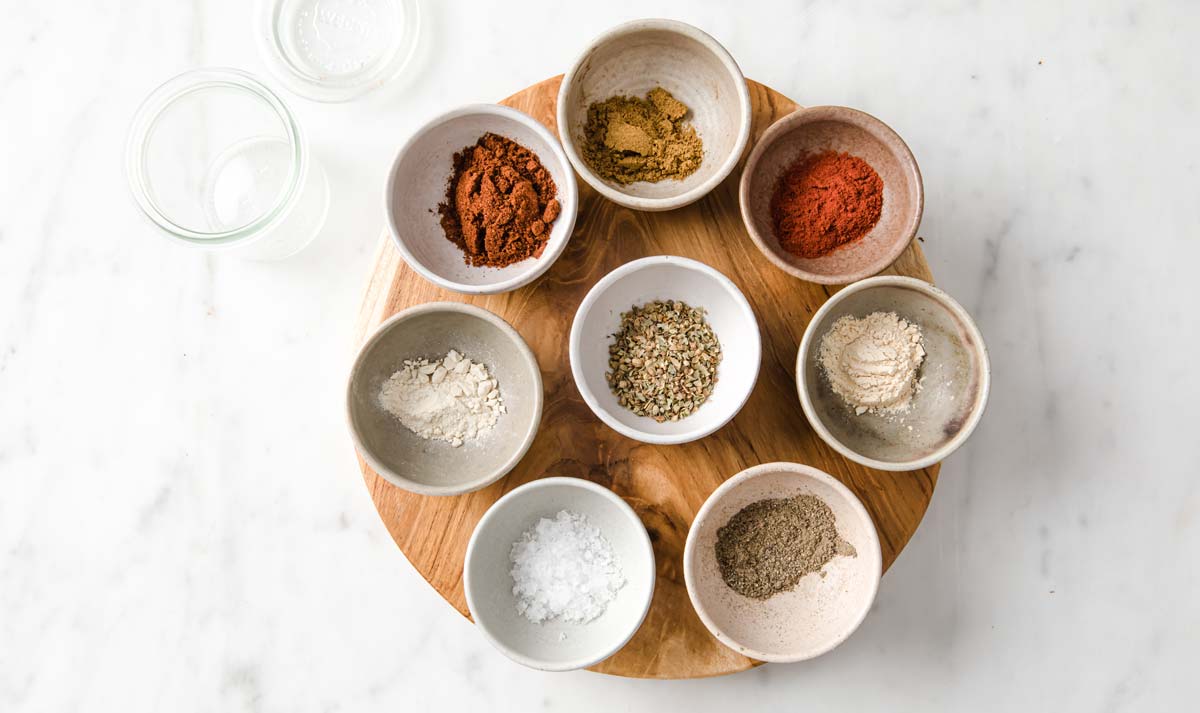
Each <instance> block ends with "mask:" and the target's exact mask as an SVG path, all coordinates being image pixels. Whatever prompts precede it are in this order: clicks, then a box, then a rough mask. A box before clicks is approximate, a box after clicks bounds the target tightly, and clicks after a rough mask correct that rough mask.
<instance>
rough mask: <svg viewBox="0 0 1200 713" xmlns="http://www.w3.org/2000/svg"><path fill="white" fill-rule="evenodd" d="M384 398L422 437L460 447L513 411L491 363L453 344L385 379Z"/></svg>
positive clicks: (384, 404) (386, 406)
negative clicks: (465, 353) (466, 354)
mask: <svg viewBox="0 0 1200 713" xmlns="http://www.w3.org/2000/svg"><path fill="white" fill-rule="evenodd" d="M379 403H380V405H381V406H382V407H383V409H384V410H385V411H387V412H388V413H390V414H392V415H393V416H395V417H396V418H397V419H399V420H400V423H402V424H404V426H405V427H406V428H408V430H410V431H412V432H413V433H415V434H417V435H418V436H420V437H421V438H426V439H437V440H441V441H446V442H448V443H449V444H450V445H452V446H455V447H458V446H461V445H462V444H463V443H465V442H467V441H472V440H476V439H479V438H482V437H483V436H485V435H487V433H488V432H489V431H491V430H492V427H493V426H495V425H496V421H498V420H499V418H500V415H501V414H503V413H506V412H507V409H506V408H505V407H504V397H503V395H502V394H501V393H500V387H499V385H498V384H497V383H496V380H495V379H494V378H492V375H491V373H490V372H489V371H488V369H487V367H486V366H484V365H483V364H480V363H478V362H474V361H471V360H470V359H468V358H466V357H464V356H463V355H462V354H459V353H458V352H457V351H455V350H453V349H451V350H450V351H449V352H447V353H446V356H445V357H444V358H442V359H439V360H436V361H432V362H431V361H429V360H428V359H412V360H406V361H405V362H404V367H403V368H402V369H400V371H397V372H396V373H395V374H392V375H391V376H390V377H389V378H388V380H387V381H385V382H384V383H383V388H382V389H380V393H379Z"/></svg>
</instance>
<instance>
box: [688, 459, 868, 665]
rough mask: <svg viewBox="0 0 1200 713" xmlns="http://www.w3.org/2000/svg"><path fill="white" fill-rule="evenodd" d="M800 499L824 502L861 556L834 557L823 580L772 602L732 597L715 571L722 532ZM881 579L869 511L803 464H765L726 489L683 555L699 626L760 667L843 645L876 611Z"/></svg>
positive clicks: (696, 525) (806, 582)
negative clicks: (759, 509) (767, 502)
mask: <svg viewBox="0 0 1200 713" xmlns="http://www.w3.org/2000/svg"><path fill="white" fill-rule="evenodd" d="M802 493H807V494H810V495H815V496H817V497H818V498H820V499H821V500H823V501H825V504H827V505H828V506H829V509H830V510H832V511H833V514H834V517H836V518H837V530H838V534H839V535H841V537H842V539H844V540H846V541H847V542H849V543H850V544H851V545H853V546H854V549H855V552H856V556H854V557H835V558H834V559H833V560H832V561H830V562H829V563H828V564H826V565H825V567H824V568H823V569H822V570H821V574H816V573H813V574H810V575H807V576H805V577H804V578H802V579H801V580H800V582H799V583H798V584H797V585H796V587H795V588H794V589H792V590H791V591H788V592H781V593H779V594H776V595H775V596H773V597H771V598H769V599H764V600H758V599H750V598H749V597H744V596H742V595H741V594H738V593H737V592H735V591H733V590H732V589H730V588H729V586H728V585H726V584H725V580H724V579H722V578H721V570H720V567H719V566H718V565H717V556H716V553H715V550H714V548H715V546H716V542H717V530H719V529H720V528H721V527H723V526H724V525H725V524H726V523H727V522H729V519H730V518H731V517H733V516H734V515H735V514H737V512H738V511H739V510H741V509H742V508H744V507H746V506H747V505H749V504H750V503H753V502H757V501H759V500H763V499H765V498H787V497H792V496H794V495H799V494H802ZM882 573H883V557H882V555H881V553H880V549H879V536H878V535H877V534H876V532H875V525H874V523H873V522H872V521H871V516H870V515H869V514H868V513H867V509H866V508H865V507H863V504H862V503H861V502H859V500H858V498H857V497H856V496H855V495H854V493H852V492H850V489H849V488H847V487H846V486H845V485H842V483H841V482H839V481H838V480H837V479H836V478H834V477H832V476H830V475H829V474H827V473H823V472H821V471H819V470H817V469H816V468H812V467H810V466H807V465H801V464H799V463H766V464H764V465H759V466H755V467H753V468H749V469H747V470H744V471H742V472H741V473H738V474H737V475H735V476H733V477H732V478H730V479H729V480H727V481H725V482H724V483H722V484H721V487H719V488H717V489H716V490H715V491H713V494H712V495H710V496H709V497H708V500H706V501H705V503H704V505H703V506H702V507H701V508H700V512H698V513H696V519H695V520H694V521H693V522H692V527H691V529H690V530H689V531H688V536H687V544H686V546H685V547H684V552H683V576H684V580H685V581H686V582H687V590H688V596H689V597H690V598H691V600H692V606H693V607H695V609H696V614H698V615H699V616H700V620H701V621H702V622H704V625H705V626H706V627H708V630H709V631H710V632H712V635H713V636H715V637H717V640H719V641H720V642H721V643H722V644H725V645H726V646H728V647H729V648H731V649H733V650H734V651H737V652H738V653H740V654H742V655H743V656H749V657H750V658H752V659H758V660H759V661H772V662H778V663H790V662H794V661H803V660H805V659H811V658H813V657H815V656H820V655H821V654H823V653H826V652H827V651H830V650H832V649H833V648H834V647H836V646H837V645H838V644H840V643H842V642H843V641H845V640H846V639H847V638H849V636H850V634H852V633H854V630H855V629H857V628H858V625H859V624H861V623H862V621H863V619H865V618H866V616H867V612H868V611H870V609H871V603H872V602H874V601H875V593H876V592H877V591H878V590H879V578H880V576H881V575H882Z"/></svg>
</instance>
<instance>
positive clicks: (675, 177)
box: [558, 20, 750, 211]
mask: <svg viewBox="0 0 1200 713" xmlns="http://www.w3.org/2000/svg"><path fill="white" fill-rule="evenodd" d="M558 128H559V134H560V136H561V137H562V141H563V148H564V149H565V151H566V154H567V156H568V158H569V159H570V160H571V163H572V165H574V166H575V169H576V170H577V171H579V175H580V176H582V177H583V179H584V180H585V181H586V182H587V183H588V184H589V185H591V186H592V187H593V188H595V189H596V190H597V191H599V192H600V194H601V195H603V196H604V197H605V198H608V199H609V200H611V201H613V202H615V203H617V204H619V205H622V206H625V207H627V208H633V209H635V210H647V211H661V210H671V209H673V208H679V207H680V206H685V205H687V204H689V203H692V202H694V201H696V200H699V199H700V198H702V197H704V195H706V194H707V193H708V192H709V191H711V190H712V189H713V188H715V187H716V186H717V184H719V183H720V182H721V181H722V180H724V179H725V178H726V177H727V176H728V175H729V174H730V172H731V171H733V169H734V167H735V166H736V165H737V162H738V160H739V159H740V158H741V156H742V152H743V150H744V149H745V148H746V143H747V141H748V139H749V137H750V94H749V91H748V89H747V88H746V80H745V78H744V77H743V76H742V71H741V69H740V68H739V67H738V65H737V63H736V62H735V61H734V60H733V57H732V56H730V54H729V52H728V51H727V50H726V49H725V48H724V47H722V46H721V44H720V43H719V42H717V41H716V40H715V39H713V38H712V37H711V36H709V35H708V34H706V33H705V32H703V31H701V30H700V29H698V28H696V27H693V26H691V25H688V24H686V23H682V22H676V21H674V20H636V21H634V22H628V23H625V24H623V25H618V26H617V27H614V28H613V29H611V30H609V31H608V32H606V33H604V34H603V35H601V36H600V37H598V38H596V39H595V40H594V41H593V42H592V43H591V44H590V45H589V46H588V48H587V49H586V50H585V51H584V52H583V54H581V55H580V56H579V58H578V59H577V60H576V61H575V64H574V65H573V66H572V67H571V69H570V70H569V71H568V72H567V73H566V75H564V77H563V82H562V87H561V88H560V89H559V94H558Z"/></svg>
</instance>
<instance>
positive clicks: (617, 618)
mask: <svg viewBox="0 0 1200 713" xmlns="http://www.w3.org/2000/svg"><path fill="white" fill-rule="evenodd" d="M654 578H655V566H654V549H653V547H651V545H650V537H649V535H648V534H647V533H646V527H645V526H644V525H643V524H642V521H641V519H640V518H639V517H638V515H637V513H636V512H634V510H633V508H631V507H630V506H629V505H628V504H627V503H626V502H625V501H624V500H622V499H621V497H620V496H618V495H617V494H616V493H614V492H613V491H611V490H609V489H608V488H606V487H604V486H602V485H598V484H596V483H593V482H590V481H587V480H582V479H579V478H563V477H552V478H543V479H541V480H535V481H533V482H531V483H526V484H525V485H522V486H521V487H519V488H517V489H515V490H513V491H512V492H510V493H508V494H507V495H505V496H504V497H502V498H500V499H499V500H497V501H496V502H495V503H494V504H493V505H492V506H491V507H490V508H489V509H488V511H487V512H486V513H484V515H483V518H482V519H480V521H479V524H478V525H476V526H475V532H474V533H473V534H472V535H471V540H470V542H469V543H468V544H467V556H466V561H465V563H464V565H463V589H464V591H465V593H466V596H467V606H468V607H469V608H470V610H471V618H472V619H473V620H474V621H475V624H476V625H477V626H478V627H479V628H480V630H481V631H482V632H483V634H484V636H485V637H486V638H487V640H488V641H490V642H491V643H492V645H493V646H495V647H496V648H497V649H499V650H500V651H501V652H502V653H503V654H504V655H505V656H508V657H509V658H511V659H512V660H514V661H516V662H517V663H520V664H523V665H525V666H529V667H531V668H536V669H540V670H543V671H569V670H572V669H578V668H586V667H588V666H593V665H595V664H597V663H600V662H601V661H603V660H604V659H606V658H608V657H609V656H612V655H613V654H615V653H616V652H617V651H619V650H620V649H621V647H623V646H624V645H625V644H626V643H627V642H628V641H629V639H630V638H632V637H633V635H634V633H636V632H637V630H638V627H640V626H641V625H642V621H643V620H644V619H645V618H646V613H647V612H648V611H649V610H650V600H651V599H652V598H653V595H654Z"/></svg>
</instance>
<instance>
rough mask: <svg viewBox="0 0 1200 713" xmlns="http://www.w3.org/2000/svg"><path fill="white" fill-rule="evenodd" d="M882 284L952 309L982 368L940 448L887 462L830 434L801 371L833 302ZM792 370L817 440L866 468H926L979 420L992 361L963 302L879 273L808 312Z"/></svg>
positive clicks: (952, 448)
mask: <svg viewBox="0 0 1200 713" xmlns="http://www.w3.org/2000/svg"><path fill="white" fill-rule="evenodd" d="M882 286H903V287H908V288H910V289H914V290H916V291H917V292H920V293H922V294H925V295H928V296H929V297H932V298H933V299H934V300H935V301H936V302H938V303H939V304H941V305H942V306H944V307H946V308H947V309H949V310H950V311H951V312H953V313H954V314H955V316H957V317H958V318H959V320H960V321H961V322H962V324H963V326H964V327H965V328H966V329H967V331H968V332H969V333H970V335H971V339H972V340H974V342H975V344H977V345H978V348H977V349H976V350H975V351H976V352H977V353H978V354H979V358H980V359H981V360H982V362H983V368H982V369H980V372H981V373H980V376H979V400H978V401H977V402H976V406H975V408H974V409H973V410H972V411H971V413H970V414H969V415H968V416H967V421H966V423H965V424H963V427H962V429H961V430H960V431H959V432H958V433H956V434H955V435H954V437H953V438H951V439H950V440H949V441H947V442H946V444H945V445H943V446H942V447H941V448H938V449H937V450H936V451H934V452H933V453H930V454H929V455H927V456H925V457H924V458H918V459H916V460H911V461H898V462H890V461H882V460H876V459H874V458H868V457H867V456H864V455H862V454H861V453H858V452H856V451H854V450H852V449H850V448H849V447H848V446H846V445H845V444H844V443H842V442H841V441H839V440H838V439H836V438H834V437H833V434H832V433H830V432H829V429H828V428H826V427H825V424H824V423H823V422H822V421H821V419H820V418H819V417H818V415H817V410H816V407H814V406H813V403H812V398H811V397H810V396H809V393H808V392H809V385H808V381H807V378H806V377H805V374H804V372H805V369H804V363H805V360H806V355H807V354H808V353H809V351H810V350H811V349H812V347H813V343H814V342H815V341H816V339H817V335H816V332H815V330H816V325H817V324H820V322H821V320H822V319H824V318H825V315H826V314H828V313H829V312H830V310H832V309H833V306H834V305H836V304H837V303H839V302H841V301H842V300H843V299H845V298H846V297H848V296H850V295H852V294H854V293H856V292H862V291H864V290H869V289H871V288H873V287H882ZM795 374H796V392H797V394H799V396H800V407H801V408H802V409H803V410H804V416H805V417H806V418H807V419H808V423H809V424H810V425H811V426H812V427H813V430H814V431H816V432H817V435H818V436H820V437H821V440H822V441H825V442H826V443H827V444H829V445H830V446H831V447H832V448H833V449H834V450H836V451H837V452H838V453H841V454H842V455H844V456H846V457H847V458H849V459H850V460H852V461H854V462H855V463H858V464H860V465H865V466H867V467H868V468H875V469H877V470H887V471H893V472H900V471H909V470H920V469H922V468H928V467H929V466H931V465H933V464H935V463H940V462H941V461H943V460H945V459H946V458H947V457H948V456H949V455H950V454H951V453H953V452H954V451H956V450H958V449H959V447H960V446H962V444H964V443H966V441H967V439H968V438H970V436H971V433H972V432H973V431H974V430H975V427H976V426H978V425H979V422H980V420H982V419H983V412H984V410H985V409H986V408H987V402H988V395H989V394H990V393H991V388H992V362H991V358H990V357H989V356H988V350H987V344H986V343H985V342H984V341H983V334H982V333H980V331H979V327H978V326H977V325H976V324H975V320H974V319H973V318H972V317H971V315H970V314H969V313H968V312H967V310H966V309H965V308H963V306H962V305H960V304H959V303H958V301H957V300H955V299H954V298H953V297H951V296H950V295H948V294H946V292H945V291H943V290H941V289H940V288H938V287H936V286H934V285H931V284H930V283H928V282H926V281H924V280H919V279H917V278H915V277H903V276H900V275H880V276H879V277H871V278H867V279H865V280H859V281H858V282H856V283H854V284H853V285H850V286H848V287H846V288H844V289H842V290H841V291H839V292H838V293H836V294H835V295H833V296H832V297H830V298H829V299H828V300H826V301H825V304H823V305H821V308H820V309H818V310H817V311H816V313H815V314H814V315H813V316H812V319H810V320H809V322H808V326H807V327H805V328H804V337H803V338H802V339H801V340H800V349H799V350H798V351H797V352H796V367H795Z"/></svg>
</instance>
